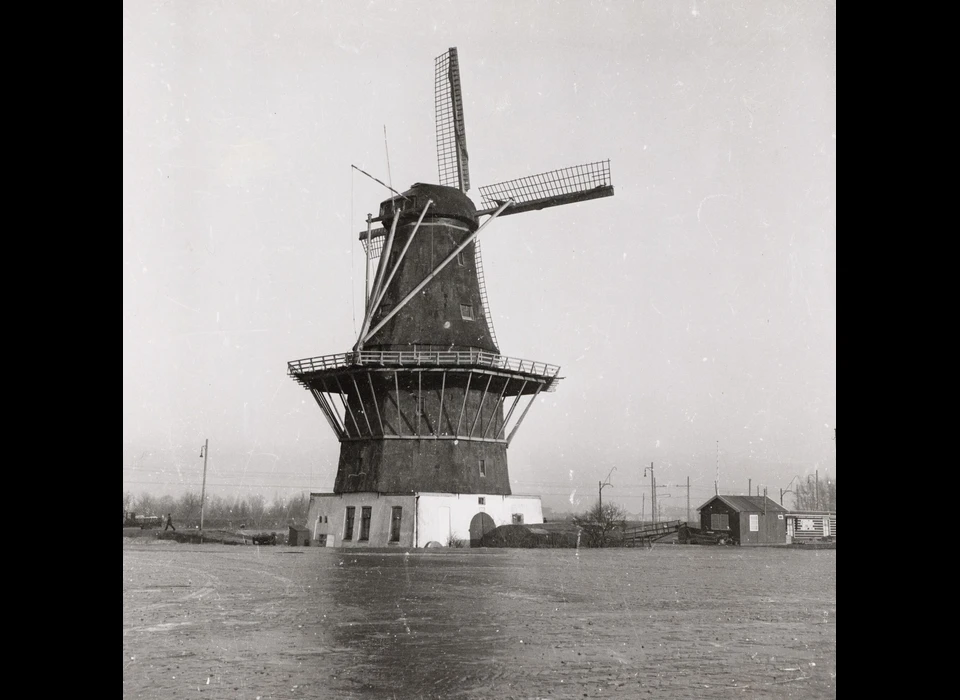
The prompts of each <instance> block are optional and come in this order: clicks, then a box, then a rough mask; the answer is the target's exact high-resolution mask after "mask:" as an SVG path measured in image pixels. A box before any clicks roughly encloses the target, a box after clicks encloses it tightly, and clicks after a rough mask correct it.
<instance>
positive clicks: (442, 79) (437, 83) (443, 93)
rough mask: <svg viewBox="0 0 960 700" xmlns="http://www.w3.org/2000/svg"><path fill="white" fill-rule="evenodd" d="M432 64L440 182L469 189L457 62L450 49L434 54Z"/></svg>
mask: <svg viewBox="0 0 960 700" xmlns="http://www.w3.org/2000/svg"><path fill="white" fill-rule="evenodd" d="M434 65H435V67H436V73H435V75H434V101H435V107H436V118H437V168H438V170H439V174H440V184H441V185H446V186H447V187H456V188H457V189H459V190H461V191H462V192H467V191H469V190H470V170H469V167H468V159H469V158H468V155H467V133H466V127H465V125H464V123H463V97H462V93H461V90H460V62H459V60H458V59H457V50H456V49H455V48H451V49H450V50H448V51H447V52H446V53H445V54H443V55H442V56H437V58H436V60H435V62H434Z"/></svg>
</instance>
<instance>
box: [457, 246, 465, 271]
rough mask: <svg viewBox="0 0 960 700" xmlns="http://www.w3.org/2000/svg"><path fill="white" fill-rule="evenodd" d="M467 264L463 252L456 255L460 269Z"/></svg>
mask: <svg viewBox="0 0 960 700" xmlns="http://www.w3.org/2000/svg"><path fill="white" fill-rule="evenodd" d="M466 264H467V256H466V255H465V254H464V251H462V250H461V251H460V252H459V253H457V265H459V266H460V267H465V266H466Z"/></svg>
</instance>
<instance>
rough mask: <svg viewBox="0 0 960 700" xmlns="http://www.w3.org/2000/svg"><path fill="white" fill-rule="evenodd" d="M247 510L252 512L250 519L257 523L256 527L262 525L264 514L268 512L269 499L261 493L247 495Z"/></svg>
mask: <svg viewBox="0 0 960 700" xmlns="http://www.w3.org/2000/svg"><path fill="white" fill-rule="evenodd" d="M247 512H248V513H249V514H250V516H249V517H250V520H252V521H253V522H254V523H256V527H258V528H259V527H262V526H263V515H264V513H266V512H267V499H266V498H264V497H263V496H262V495H261V494H259V493H255V494H253V495H252V496H247Z"/></svg>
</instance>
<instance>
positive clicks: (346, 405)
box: [334, 376, 360, 437]
mask: <svg viewBox="0 0 960 700" xmlns="http://www.w3.org/2000/svg"><path fill="white" fill-rule="evenodd" d="M334 379H336V380H337V388H338V389H339V390H340V400H341V401H342V402H343V414H344V415H347V414H348V413H349V414H350V422H351V423H353V428H354V430H356V431H357V437H360V426H359V425H357V419H356V418H355V417H354V415H353V411H352V410H350V402H349V399H350V394H348V393H347V392H345V391H344V390H343V386H341V384H340V377H339V376H334ZM344 426H346V421H344ZM348 433H349V431H348Z"/></svg>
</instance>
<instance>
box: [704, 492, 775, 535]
mask: <svg viewBox="0 0 960 700" xmlns="http://www.w3.org/2000/svg"><path fill="white" fill-rule="evenodd" d="M697 510H698V511H699V513H700V527H701V529H703V530H704V531H706V532H720V533H723V534H727V535H728V536H729V537H730V538H731V539H732V540H733V541H734V542H736V543H737V544H741V545H756V544H785V543H786V541H787V524H786V519H785V514H786V512H787V509H786V508H784V507H783V506H781V505H780V504H779V503H777V502H776V501H773V500H771V499H770V498H767V497H765V496H731V495H718V496H714V497H713V498H711V499H710V500H708V501H707V502H706V503H704V504H703V505H702V506H700V508H698V509H697ZM724 521H726V528H724V527H723V525H724Z"/></svg>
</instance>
